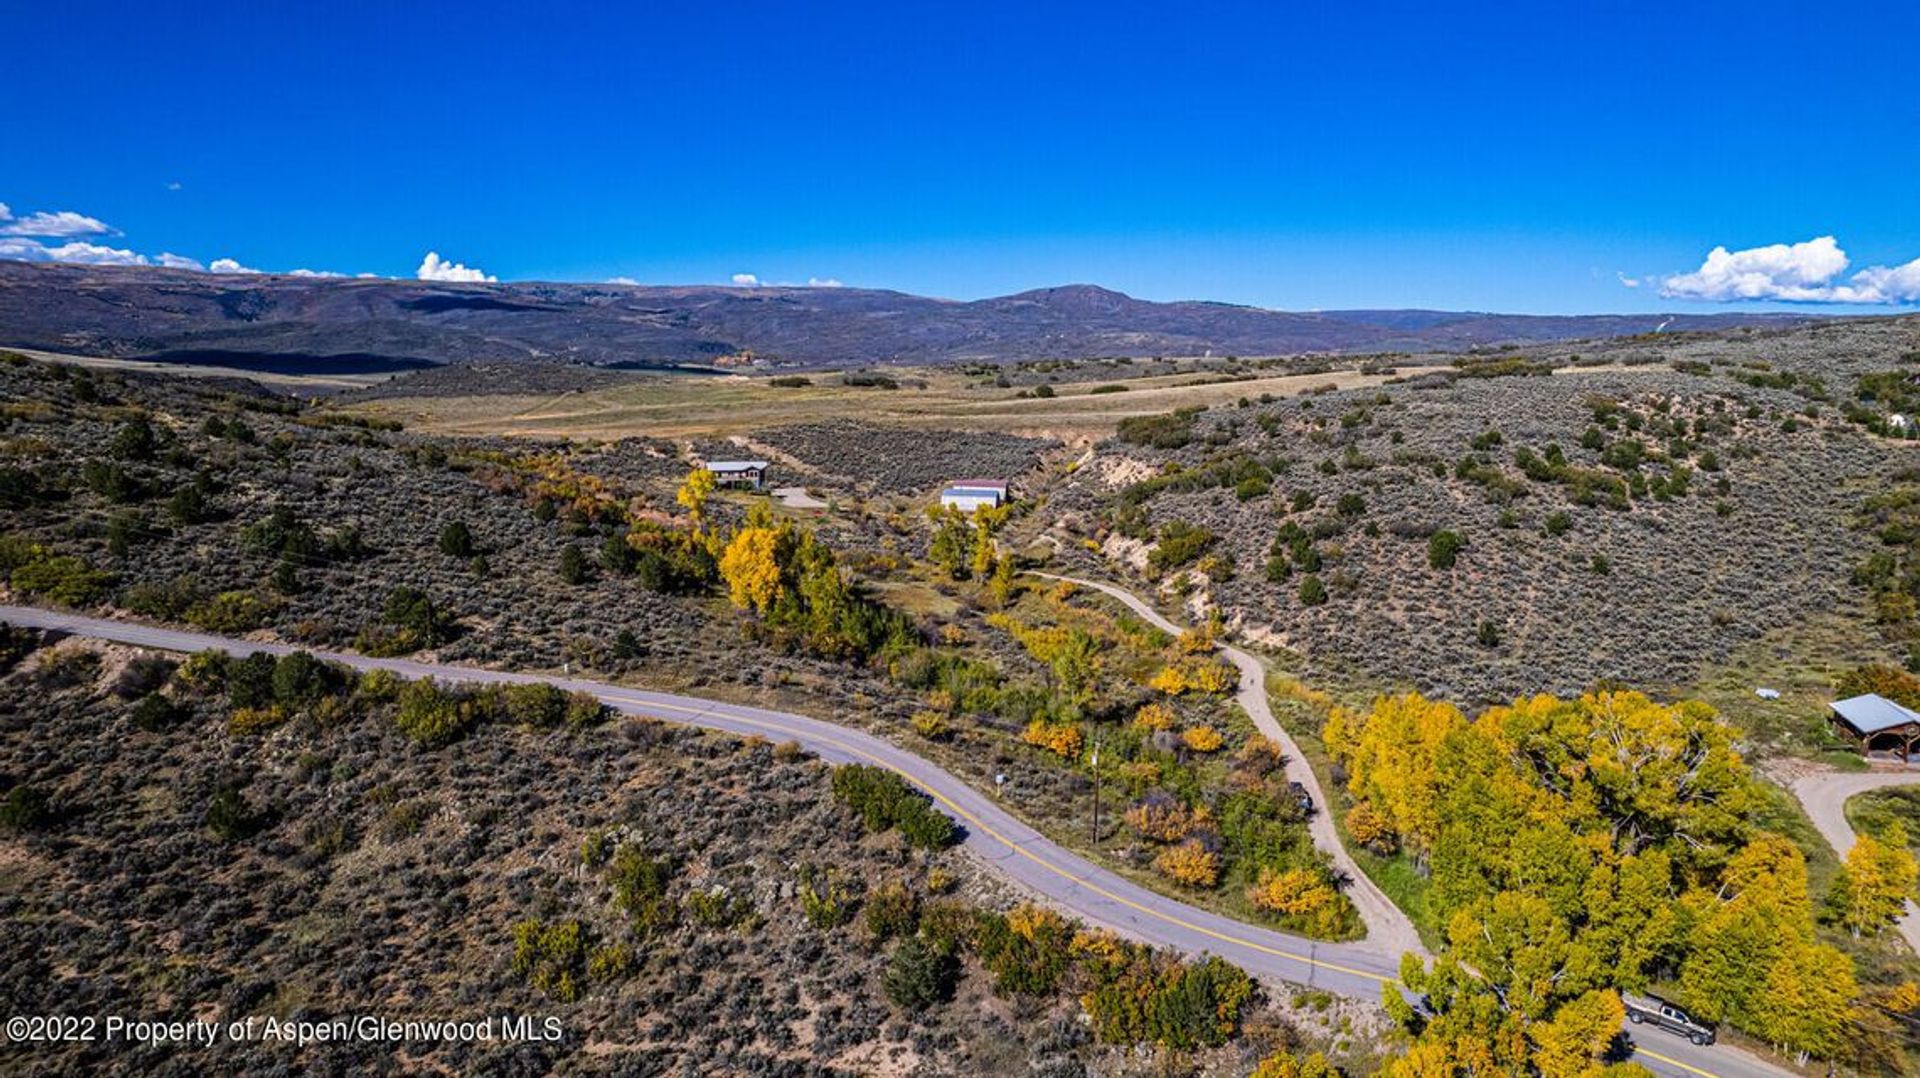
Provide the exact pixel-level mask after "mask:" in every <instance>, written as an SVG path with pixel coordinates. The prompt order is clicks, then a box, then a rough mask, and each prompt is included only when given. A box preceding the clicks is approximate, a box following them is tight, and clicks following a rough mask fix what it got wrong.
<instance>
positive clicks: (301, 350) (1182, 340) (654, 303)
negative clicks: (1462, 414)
mask: <svg viewBox="0 0 1920 1078" xmlns="http://www.w3.org/2000/svg"><path fill="white" fill-rule="evenodd" d="M1808 320H1809V318H1807V317H1805V316H1800V315H1792V314H1787V315H1780V314H1716V315H1680V316H1666V315H1566V316H1543V315H1510V314H1479V313H1471V312H1448V311H1423V310H1382V311H1312V312H1291V311H1270V310H1263V309H1261V308H1258V307H1242V306H1235V305H1232V304H1226V303H1207V302H1199V301H1183V302H1178V303H1154V302H1149V301H1146V300H1139V299H1134V298H1133V297H1131V296H1127V295H1123V294H1122V293H1119V292H1114V291H1110V290H1108V289H1104V288H1099V287H1095V286H1093V285H1066V286H1063V287H1059V288H1043V289H1038V290H1035V291H1032V292H1022V293H1019V294H1018V295H1012V296H1000V297H997V298H994V299H982V300H974V301H970V302H958V301H953V300H942V299H929V298H926V297H924V296H912V295H907V294H905V293H902V292H888V291H880V290H874V289H864V288H778V287H755V288H721V287H709V286H690V287H667V286H629V285H611V284H607V285H597V284H543V283H512V284H442V283H435V282H430V281H405V280H386V279H316V278H311V277H292V276H284V275H267V274H260V275H242V274H208V273H196V272H189V271H183V270H165V269H153V268H146V267H122V266H76V265H59V264H45V263H26V262H0V346H12V347H17V348H38V349H45V350H48V351H56V352H72V353H79V354H85V355H102V356H117V357H139V358H151V359H160V360H173V361H179V362H195V363H210V364H216V365H227V366H235V367H242V368H249V369H263V368H271V369H282V370H309V369H325V370H329V371H335V372H342V371H377V370H399V369H405V368H409V367H419V366H424V365H428V364H439V363H449V362H456V361H469V360H489V361H498V360H526V359H535V360H543V361H573V362H582V363H594V364H603V365H606V364H618V365H627V366H638V367H646V366H661V367H676V366H704V365H709V364H712V363H714V362H715V361H717V360H720V359H722V358H723V357H729V356H737V355H739V354H741V353H743V352H751V353H753V354H754V355H756V356H759V357H762V358H764V359H767V360H771V361H776V362H782V363H790V364H803V365H807V366H833V367H845V366H865V365H870V364H876V363H909V364H929V363H951V362H964V361H969V360H986V361H1000V360H1017V359H1061V358H1077V357H1083V356H1156V355H1162V356H1192V355H1202V354H1205V353H1208V352H1211V353H1213V354H1215V355H1228V354H1234V355H1243V356H1258V355H1288V354H1294V353H1300V352H1380V351H1454V350H1464V349H1467V348H1471V347H1474V346H1483V345H1494V344H1505V343H1527V342H1536V341H1548V340H1566V339H1574V338H1589V337H1612V336H1621V335H1627V334H1636V333H1647V332H1651V331H1653V330H1655V329H1656V328H1658V327H1660V326H1661V325H1662V324H1663V323H1664V324H1665V325H1666V329H1667V331H1669V332H1673V331H1680V330H1711V329H1724V328H1727V327H1731V326H1740V325H1756V324H1758V325H1776V326H1777V325H1787V324H1792V323H1795V322H1804V321H1808Z"/></svg>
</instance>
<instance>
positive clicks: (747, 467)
mask: <svg viewBox="0 0 1920 1078" xmlns="http://www.w3.org/2000/svg"><path fill="white" fill-rule="evenodd" d="M766 470H767V462H766V461H764V460H710V461H708V462H707V471H710V472H753V471H760V472H764V471H766Z"/></svg>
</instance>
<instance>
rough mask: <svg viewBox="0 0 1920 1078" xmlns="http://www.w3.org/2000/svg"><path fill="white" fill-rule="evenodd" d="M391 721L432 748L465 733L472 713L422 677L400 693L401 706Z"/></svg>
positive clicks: (419, 741) (457, 699) (449, 694)
mask: <svg viewBox="0 0 1920 1078" xmlns="http://www.w3.org/2000/svg"><path fill="white" fill-rule="evenodd" d="M393 721H394V725H396V726H398V727H400V731H401V732H402V733H404V734H406V735H407V736H408V737H410V738H412V739H413V740H414V741H415V742H417V743H419V744H421V745H426V746H429V747H432V746H438V745H445V744H447V743H448V742H450V741H453V740H454V739H455V738H458V737H459V736H460V735H461V734H463V733H465V732H466V729H467V727H468V726H469V725H471V723H472V714H471V712H470V710H469V709H468V708H465V707H462V706H461V700H460V698H459V697H458V696H455V695H454V694H453V693H450V692H447V691H444V690H442V689H441V688H440V686H438V685H436V684H434V682H433V680H432V679H431V678H422V679H420V680H419V681H410V682H408V683H407V685H406V687H405V688H403V689H401V690H400V707H399V710H398V711H396V712H395V713H394V717H393Z"/></svg>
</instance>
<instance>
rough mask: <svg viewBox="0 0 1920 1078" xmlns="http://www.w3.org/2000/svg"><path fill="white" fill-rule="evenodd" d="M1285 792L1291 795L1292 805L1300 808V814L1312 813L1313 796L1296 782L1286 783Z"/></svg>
mask: <svg viewBox="0 0 1920 1078" xmlns="http://www.w3.org/2000/svg"><path fill="white" fill-rule="evenodd" d="M1287 792H1288V793H1290V794H1292V795H1293V803H1294V804H1296V805H1299V806H1300V811H1301V812H1312V811H1313V795H1312V794H1310V793H1308V792H1307V788H1306V787H1305V786H1302V785H1301V784H1299V783H1297V782H1289V783H1287Z"/></svg>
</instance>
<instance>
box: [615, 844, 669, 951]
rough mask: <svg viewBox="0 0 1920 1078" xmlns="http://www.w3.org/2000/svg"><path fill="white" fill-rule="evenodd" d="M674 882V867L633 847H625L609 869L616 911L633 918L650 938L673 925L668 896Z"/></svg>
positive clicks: (618, 851) (622, 847) (632, 845)
mask: <svg viewBox="0 0 1920 1078" xmlns="http://www.w3.org/2000/svg"><path fill="white" fill-rule="evenodd" d="M672 879H673V866H672V865H671V864H669V863H668V862H667V860H666V859H665V858H657V857H651V856H649V855H648V854H647V852H646V851H645V850H643V849H641V848H640V847H639V846H637V845H635V844H632V843H622V844H621V845H620V847H619V849H617V850H615V851H614V853H613V862H612V864H610V865H608V866H607V882H608V883H610V884H612V885H613V905H614V908H615V909H618V910H621V911H622V912H624V913H626V914H627V915H628V916H629V917H632V918H633V922H634V925H635V926H636V927H638V928H639V929H640V930H641V932H642V933H643V934H647V935H651V934H652V933H653V932H654V931H655V930H657V929H661V928H665V927H667V926H668V925H671V924H672V923H673V921H674V917H675V913H676V911H675V909H674V907H673V903H672V901H671V900H670V899H669V898H668V895H667V887H668V884H670V883H671V882H672Z"/></svg>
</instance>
